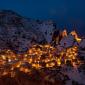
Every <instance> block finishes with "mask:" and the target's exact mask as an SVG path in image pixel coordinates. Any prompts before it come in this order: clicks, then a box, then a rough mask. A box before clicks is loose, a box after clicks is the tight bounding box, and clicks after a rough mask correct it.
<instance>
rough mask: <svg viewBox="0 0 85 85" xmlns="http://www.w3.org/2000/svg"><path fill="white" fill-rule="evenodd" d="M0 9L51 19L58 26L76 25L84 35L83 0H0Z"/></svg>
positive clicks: (84, 2) (29, 16)
mask: <svg viewBox="0 0 85 85" xmlns="http://www.w3.org/2000/svg"><path fill="white" fill-rule="evenodd" d="M0 9H1V10H2V9H8V10H13V11H15V12H17V13H19V14H21V15H22V16H25V17H28V18H32V19H43V20H46V19H52V20H55V21H56V23H57V27H58V28H63V27H64V26H67V27H68V30H72V27H73V24H76V25H77V27H78V28H77V30H78V32H80V34H84V35H85V0H0Z"/></svg>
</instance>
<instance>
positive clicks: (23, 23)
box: [0, 10, 54, 53]
mask: <svg viewBox="0 0 85 85" xmlns="http://www.w3.org/2000/svg"><path fill="white" fill-rule="evenodd" d="M53 29H54V26H53V23H52V22H50V21H39V20H32V19H27V18H24V17H22V16H20V15H19V14H17V13H15V12H13V11H10V10H2V11H0V44H1V46H0V49H3V48H4V49H6V48H10V49H13V50H14V51H15V52H20V53H21V52H25V51H26V50H27V49H28V48H29V47H31V45H32V44H33V43H40V44H41V43H45V42H51V37H52V33H51V32H52V30H53Z"/></svg>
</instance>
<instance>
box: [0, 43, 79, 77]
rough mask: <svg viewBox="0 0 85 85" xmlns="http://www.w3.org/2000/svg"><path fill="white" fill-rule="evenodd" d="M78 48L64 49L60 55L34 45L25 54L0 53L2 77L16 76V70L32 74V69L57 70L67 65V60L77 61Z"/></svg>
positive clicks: (47, 46) (49, 46)
mask: <svg viewBox="0 0 85 85" xmlns="http://www.w3.org/2000/svg"><path fill="white" fill-rule="evenodd" d="M77 50H78V47H75V46H73V47H70V48H66V49H63V50H62V51H61V52H60V53H58V49H57V48H55V47H53V46H51V45H50V44H46V45H33V47H32V48H30V49H29V50H28V51H27V52H26V53H24V54H15V53H13V52H12V51H11V50H4V51H1V52H0V76H4V75H8V74H9V75H11V77H14V76H15V75H16V73H15V72H16V69H18V70H19V71H22V72H25V73H31V71H32V69H37V70H39V69H42V68H55V67H57V66H61V65H62V64H66V61H67V60H70V61H71V63H74V62H75V60H76V59H77V58H76V56H77Z"/></svg>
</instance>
